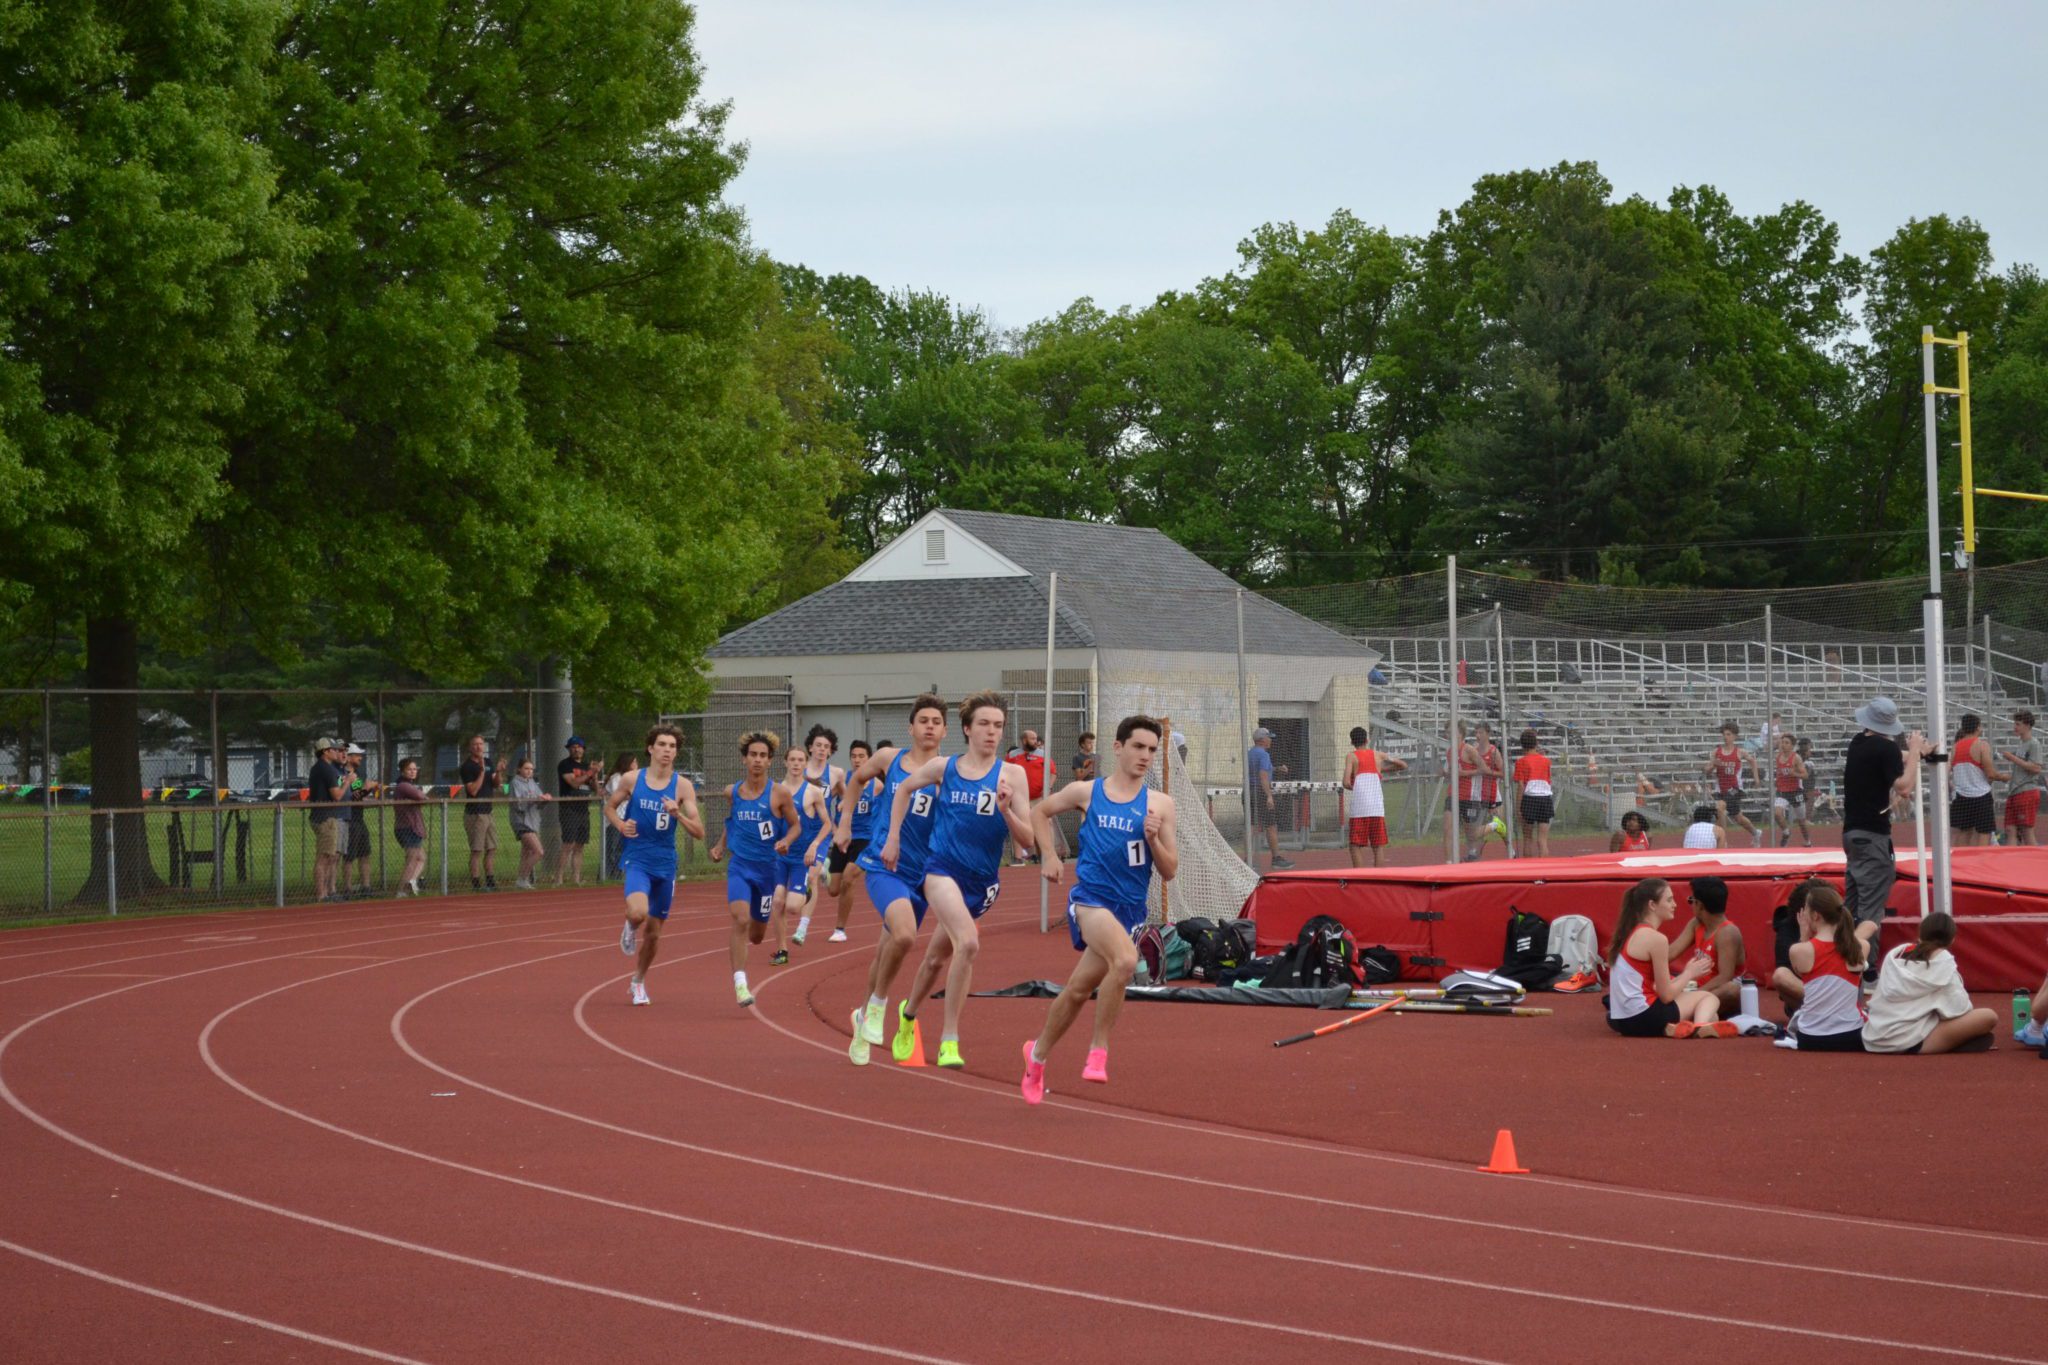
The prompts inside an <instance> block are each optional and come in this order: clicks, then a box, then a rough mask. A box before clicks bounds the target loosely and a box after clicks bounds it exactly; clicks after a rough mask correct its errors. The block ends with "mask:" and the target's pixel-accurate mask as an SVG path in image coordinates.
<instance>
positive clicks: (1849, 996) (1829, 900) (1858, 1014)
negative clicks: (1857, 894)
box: [1771, 884, 1863, 1052]
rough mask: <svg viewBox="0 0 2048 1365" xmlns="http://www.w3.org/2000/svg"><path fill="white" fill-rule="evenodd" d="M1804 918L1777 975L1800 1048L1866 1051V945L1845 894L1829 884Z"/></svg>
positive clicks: (1809, 899) (1812, 898) (1811, 894)
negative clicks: (1794, 941) (1864, 969)
mask: <svg viewBox="0 0 2048 1365" xmlns="http://www.w3.org/2000/svg"><path fill="white" fill-rule="evenodd" d="M1798 919H1799V942H1797V943H1795V944H1793V945H1792V946H1791V947H1790V948H1789V949H1787V950H1786V952H1785V961H1784V963H1783V964H1782V965H1781V966H1779V968H1778V969H1777V970H1776V971H1774V972H1772V973H1771V984H1772V985H1774V986H1776V987H1777V988H1778V996H1779V998H1780V999H1782V1000H1783V1001H1784V1002H1785V1005H1786V1008H1788V1009H1790V1010H1793V1011H1794V1013H1793V1015H1792V1030H1793V1033H1794V1034H1795V1035H1796V1037H1797V1040H1798V1041H1797V1044H1796V1045H1797V1047H1798V1050H1799V1051H1801V1052H1861V1051H1863V941H1862V940H1861V939H1859V938H1857V937H1856V922H1855V920H1854V919H1852V918H1851V917H1850V914H1849V912H1848V910H1847V909H1846V908H1845V907H1844V906H1843V904H1842V893H1841V892H1839V891H1837V890H1835V888H1834V887H1832V886H1828V885H1825V884H1823V885H1820V886H1815V887H1813V888H1812V889H1811V890H1809V891H1808V892H1807V894H1806V904H1804V905H1803V906H1801V907H1800V908H1799V912H1798ZM1779 1041H1780V1042H1781V1043H1783V1042H1785V1041H1786V1040H1784V1039H1780V1040H1779Z"/></svg>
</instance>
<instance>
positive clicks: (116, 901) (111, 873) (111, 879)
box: [107, 811, 121, 915]
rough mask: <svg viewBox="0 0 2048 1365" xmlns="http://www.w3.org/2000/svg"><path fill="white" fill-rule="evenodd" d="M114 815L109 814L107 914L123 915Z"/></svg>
mask: <svg viewBox="0 0 2048 1365" xmlns="http://www.w3.org/2000/svg"><path fill="white" fill-rule="evenodd" d="M114 825H115V820H114V813H113V812H112V811H109V812H107V913H108V914H109V915H118V914H120V913H121V883H120V881H119V880H118V879H117V878H116V876H115V874H116V873H117V872H118V871H119V870H120V868H119V864H118V863H117V862H116V860H115V857H114Z"/></svg>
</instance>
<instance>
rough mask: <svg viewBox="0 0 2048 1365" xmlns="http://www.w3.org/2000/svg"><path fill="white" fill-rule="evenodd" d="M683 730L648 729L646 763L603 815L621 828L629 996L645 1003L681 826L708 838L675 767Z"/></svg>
mask: <svg viewBox="0 0 2048 1365" xmlns="http://www.w3.org/2000/svg"><path fill="white" fill-rule="evenodd" d="M681 744H682V732H681V731H679V730H677V729H676V728H675V727H674V726H673V725H657V726H655V727H654V728H653V729H652V730H649V731H648V732H647V766H646V767H644V768H642V769H641V770H640V772H639V775H638V776H637V777H635V778H634V779H633V781H632V782H631V783H622V784H621V785H620V787H619V789H618V790H617V791H616V792H614V793H612V796H611V799H610V800H608V801H607V802H605V809H604V818H605V820H606V821H608V822H609V823H610V824H611V826H612V828H613V829H615V830H617V831H618V832H619V837H620V838H621V840H623V841H624V845H625V847H624V851H623V852H621V853H620V855H619V871H620V873H621V874H622V875H623V876H624V878H625V883H626V927H625V929H624V930H623V931H622V932H621V933H620V934H619V950H620V951H621V952H623V953H626V954H628V955H629V956H632V957H633V959H634V963H633V983H632V988H631V996H630V999H631V1000H632V1002H633V1003H634V1004H636V1005H645V1004H647V1003H648V999H647V969H648V968H649V967H651V966H653V965H654V955H655V953H656V952H657V951H659V950H660V946H661V927H662V926H663V925H664V924H666V923H668V907H669V902H670V901H671V900H672V899H673V898H674V896H675V891H676V830H677V829H678V828H679V827H680V828H682V829H684V830H687V831H689V834H690V837H691V838H693V839H701V838H703V837H704V822H703V821H702V820H701V819H699V818H698V815H697V789H696V787H694V786H692V785H691V783H690V779H689V778H687V777H684V776H683V775H682V774H680V773H678V772H677V771H676V770H675V766H676V750H677V749H678V748H679V747H680V746H681Z"/></svg>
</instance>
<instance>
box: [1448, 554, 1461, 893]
mask: <svg viewBox="0 0 2048 1365" xmlns="http://www.w3.org/2000/svg"><path fill="white" fill-rule="evenodd" d="M1444 579H1445V583H1446V585H1447V593H1448V596H1449V602H1450V646H1449V649H1448V650H1447V651H1446V653H1445V657H1444V695H1445V696H1446V697H1448V698H1450V702H1449V709H1450V723H1449V724H1448V725H1447V726H1446V727H1445V728H1444V746H1445V747H1444V778H1445V780H1446V782H1447V783H1448V785H1449V789H1450V799H1449V800H1448V801H1447V802H1446V803H1445V804H1444V829H1445V831H1446V835H1445V838H1444V861H1445V862H1447V863H1455V862H1457V861H1458V859H1459V855H1460V853H1461V852H1462V850H1461V849H1460V848H1459V846H1458V843H1459V838H1458V836H1459V834H1460V833H1461V831H1460V830H1459V829H1458V817H1459V816H1460V815H1462V814H1463V813H1464V812H1462V811H1460V810H1459V809H1458V798H1459V797H1461V796H1463V795H1464V793H1463V792H1462V791H1460V790H1458V762H1459V760H1460V759H1461V758H1462V757H1463V755H1464V752H1465V744H1464V741H1463V740H1462V739H1461V738H1460V737H1459V735H1458V557H1457V556H1456V555H1447V556H1445V560H1444Z"/></svg>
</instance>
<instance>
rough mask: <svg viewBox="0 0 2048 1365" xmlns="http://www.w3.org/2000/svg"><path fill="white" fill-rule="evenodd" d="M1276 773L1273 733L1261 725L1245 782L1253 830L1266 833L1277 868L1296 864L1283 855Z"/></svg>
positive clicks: (1247, 762) (1249, 754) (1246, 765)
mask: <svg viewBox="0 0 2048 1365" xmlns="http://www.w3.org/2000/svg"><path fill="white" fill-rule="evenodd" d="M1279 771H1280V772H1283V773H1284V772H1286V771H1287V769H1286V768H1284V767H1283V768H1281V769H1279ZM1273 773H1274V768H1273V732H1272V731H1271V730H1268V729H1267V728H1266V727H1265V726H1263V725H1261V726H1260V727H1259V728H1258V729H1256V730H1254V731H1252V747H1251V749H1250V750H1249V751H1248V752H1247V753H1246V754H1245V756H1244V780H1245V781H1246V782H1247V783H1248V784H1250V786H1251V796H1252V829H1253V830H1254V831H1257V830H1264V831H1265V832H1266V851H1267V852H1268V853H1269V854H1270V855H1271V856H1272V865H1273V866H1274V867H1276V868H1281V867H1293V866H1294V864H1293V862H1292V861H1290V860H1289V859H1286V858H1283V857H1281V856H1280V813H1279V808H1278V803H1277V802H1276V801H1275V800H1274V795H1273Z"/></svg>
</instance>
